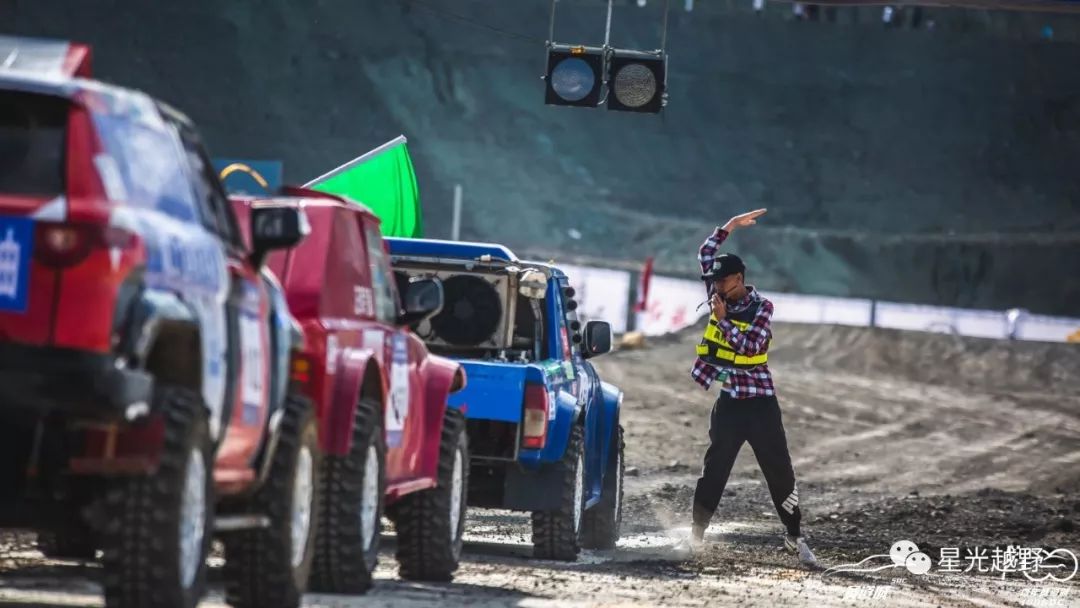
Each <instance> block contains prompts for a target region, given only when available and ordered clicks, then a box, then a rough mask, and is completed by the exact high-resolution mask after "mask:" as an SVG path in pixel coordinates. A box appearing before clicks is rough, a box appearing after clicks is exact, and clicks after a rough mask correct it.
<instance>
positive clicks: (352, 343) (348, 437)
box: [232, 187, 469, 593]
mask: <svg viewBox="0 0 1080 608" xmlns="http://www.w3.org/2000/svg"><path fill="white" fill-rule="evenodd" d="M232 200H233V205H234V208H235V210H236V212H237V215H238V216H239V217H240V218H241V221H240V225H241V226H246V225H247V222H246V221H245V220H244V218H247V217H248V216H249V214H251V213H252V212H253V211H254V210H262V209H267V208H284V209H296V210H300V211H302V213H301V216H302V217H306V218H307V220H308V221H309V222H310V224H311V226H310V227H311V231H310V235H309V236H308V237H307V238H305V239H304V240H303V241H302V242H300V243H299V244H298V245H296V246H294V247H292V248H289V249H286V250H283V251H278V252H274V253H272V254H270V256H269V259H268V261H267V265H268V267H269V268H270V269H272V270H273V271H274V273H275V274H276V275H277V276H278V277H280V280H281V285H282V287H283V289H284V293H285V297H286V298H287V300H288V305H289V309H290V311H291V312H292V314H293V316H295V317H296V319H297V320H298V321H299V323H300V324H301V326H302V327H303V330H304V334H305V336H306V340H305V346H304V350H303V352H302V354H301V356H302V357H304V358H305V359H306V361H307V363H308V366H307V369H306V371H305V372H304V373H301V374H297V373H295V371H294V374H293V381H294V382H298V383H299V384H300V385H302V386H303V389H302V390H304V391H305V392H306V394H307V395H308V396H309V397H310V398H311V400H312V401H313V402H314V403H315V408H316V414H317V418H318V421H319V440H320V443H321V445H322V448H323V452H324V458H323V463H322V483H321V488H322V497H321V508H322V512H321V514H320V517H319V518H318V520H319V522H320V526H319V529H318V532H317V537H316V551H315V562H314V567H313V570H312V579H311V588H312V590H313V591H322V592H331V593H361V592H364V591H366V590H367V589H368V588H369V587H370V586H371V576H372V571H373V570H374V568H375V562H376V556H377V554H378V549H379V531H380V519H381V516H382V515H383V514H384V509H383V507H384V504H385V507H386V510H385V514H386V515H387V516H388V517H389V518H390V519H391V521H393V522H394V524H395V528H396V531H397V541H398V543H397V559H398V562H399V566H400V574H401V576H402V577H404V578H408V579H414V580H450V579H451V578H452V576H453V573H454V571H455V570H456V569H457V565H458V560H459V557H460V554H461V546H462V534H463V532H464V528H465V496H466V492H467V485H468V472H469V460H468V458H469V456H468V446H467V443H466V442H467V438H466V434H465V418H464V412H463V411H462V410H463V409H464V408H463V407H451V406H448V405H447V400H448V397H449V396H450V394H451V393H453V392H456V391H458V390H460V389H461V388H463V387H464V386H465V372H464V370H463V369H462V367H461V366H460V365H459V364H458V363H456V362H454V361H452V360H450V359H447V358H444V357H439V356H436V355H432V354H431V353H429V352H428V350H427V348H426V347H425V345H424V342H423V341H422V340H421V339H420V338H418V337H417V336H416V335H414V334H413V332H412V330H410V329H409V326H410V325H411V324H414V323H417V322H419V321H421V320H423V319H426V318H428V317H430V316H432V315H435V314H437V313H438V312H439V311H440V310H441V309H442V303H443V291H442V284H441V283H440V282H439V281H437V280H433V279H428V280H417V281H414V282H412V283H409V284H408V286H407V288H406V289H405V290H404V293H403V294H401V296H402V297H401V298H400V299H399V297H398V293H397V287H396V285H395V280H394V275H393V271H392V269H391V267H390V258H389V255H387V253H386V249H385V246H384V244H383V240H382V236H381V235H380V233H379V219H378V218H377V217H375V215H373V214H372V213H371V212H370V211H369V210H368V209H367V208H366V207H364V206H362V205H359V204H357V203H355V202H352V201H349V200H346V199H343V198H340V197H337V196H333V195H329V194H326V193H322V192H316V191H313V190H305V189H301V188H289V187H286V188H284V189H283V190H282V192H281V195H280V196H275V197H270V198H264V199H257V198H245V197H233V199H232Z"/></svg>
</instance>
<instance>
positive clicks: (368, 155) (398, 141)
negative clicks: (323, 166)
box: [304, 135, 409, 188]
mask: <svg viewBox="0 0 1080 608" xmlns="http://www.w3.org/2000/svg"><path fill="white" fill-rule="evenodd" d="M408 141H409V140H407V139H405V136H404V135H398V136H397V137H395V138H394V139H391V140H390V141H388V142H386V143H385V144H383V145H381V146H379V147H378V148H375V149H374V150H371V151H370V152H365V153H364V154H362V155H360V156H357V157H356V158H354V159H352V160H350V161H349V162H347V163H345V164H344V165H341V166H340V167H338V168H337V169H331V170H330V171H328V172H326V173H324V174H322V175H320V176H319V177H316V178H315V179H313V180H311V181H310V182H308V183H306V184H304V187H305V188H310V187H312V186H314V185H315V184H318V183H319V182H325V181H326V180H328V179H330V178H331V177H334V176H335V175H337V174H339V173H343V172H345V171H348V170H349V169H352V168H353V167H355V166H356V165H359V164H360V163H363V162H366V161H369V160H371V159H373V158H375V157H376V156H378V155H380V154H382V153H383V152H387V151H389V150H392V149H393V148H396V147H398V146H400V145H402V144H404V143H406V142H408Z"/></svg>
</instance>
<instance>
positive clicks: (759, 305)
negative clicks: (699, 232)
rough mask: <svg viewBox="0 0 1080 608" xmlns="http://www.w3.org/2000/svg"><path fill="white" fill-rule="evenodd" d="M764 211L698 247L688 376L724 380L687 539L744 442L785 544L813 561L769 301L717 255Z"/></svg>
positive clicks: (697, 531) (697, 536) (696, 537)
mask: <svg viewBox="0 0 1080 608" xmlns="http://www.w3.org/2000/svg"><path fill="white" fill-rule="evenodd" d="M764 213H765V210H764V209H759V210H757V211H751V212H749V213H744V214H742V215H737V216H735V217H733V218H731V220H729V221H728V222H727V224H725V225H724V226H723V227H718V228H717V229H716V230H714V231H713V233H712V234H711V235H709V237H708V238H707V239H705V243H704V244H702V245H701V250H700V252H699V253H698V261H699V262H701V273H702V274H701V279H702V280H703V281H705V283H706V289H707V291H708V294H709V307H710V309H711V312H712V314H711V316H710V318H709V324H708V325H707V326H706V328H705V333H704V335H703V337H702V340H701V344H699V345H698V347H697V353H698V358H697V360H696V361H694V367H693V369H691V370H690V375H691V376H692V377H693V379H694V381H695V382H697V383H698V384H700V385H701V386H702V387H703V388H705V390H708V389H709V387H710V386H712V385H713V384H714V383H716V382H720V383H722V388H721V390H720V397H719V398H718V399H717V400H716V403H715V404H714V405H713V409H712V415H711V420H710V425H709V448H708V450H707V451H706V452H705V465H704V467H703V468H702V471H701V477H700V478H699V479H698V482H697V489H696V490H695V492H694V515H693V517H694V521H693V527H692V528H691V537H690V540H691V543H692V544H693V545H700V544H701V543H702V542H703V540H704V536H705V529H706V528H707V527H708V525H709V520H710V519H711V518H712V516H713V513H714V512H715V511H716V508H717V506H718V505H719V504H720V497H721V496H723V494H724V486H726V485H727V480H728V476H729V475H730V474H731V467H732V466H733V465H734V464H735V457H736V456H737V455H738V454H739V449H740V448H742V444H743V443H744V442H748V443H749V444H750V447H751V448H753V450H754V455H755V456H756V457H757V461H758V465H759V466H760V467H761V472H762V473H763V474H764V476H765V481H766V482H767V483H768V485H769V493H770V494H771V495H772V500H773V504H774V505H775V506H776V512H777V513H778V514H779V515H780V520H781V521H782V522H783V523H784V526H785V527H786V528H787V536H786V537H785V538H784V545H785V546H786V547H787V548H788V549H790V550H791V551H793V552H795V553H796V554H797V555H798V557H799V561H800V562H802V563H803V564H804V565H807V566H816V565H817V560H816V559H815V558H814V554H813V552H812V551H811V550H810V547H809V546H808V545H807V544H806V540H805V539H804V538H803V537H802V533H801V531H800V528H799V524H800V520H801V518H802V514H801V512H800V511H799V490H798V487H797V486H796V483H795V470H794V469H793V468H792V466H791V455H790V454H789V453H788V447H787V435H786V434H785V432H784V424H783V421H782V420H781V416H780V404H779V402H778V401H777V400H776V388H775V387H774V386H773V379H772V373H771V372H770V371H769V365H768V351H769V342H770V341H771V340H772V325H771V319H772V313H773V305H772V302H770V301H769V300H767V299H765V298H764V297H763V296H762V295H761V294H760V293H758V291H757V290H756V289H754V287H753V286H752V285H747V284H746V283H745V276H746V266H745V265H744V264H743V261H742V260H741V259H739V257H738V256H736V255H734V254H730V253H725V254H719V248H720V245H721V244H722V243H723V242H724V240H725V239H727V237H728V235H730V234H731V232H732V231H733V230H735V229H736V228H740V227H744V226H753V225H754V224H755V223H757V218H758V217H759V216H761V215H762V214H764Z"/></svg>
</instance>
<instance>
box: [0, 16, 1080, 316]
mask: <svg viewBox="0 0 1080 608" xmlns="http://www.w3.org/2000/svg"><path fill="white" fill-rule="evenodd" d="M659 4H660V3H659V2H650V3H649V5H648V6H647V7H645V8H638V7H637V6H636V2H627V1H623V0H620V1H618V2H617V3H616V5H617V10H616V12H615V24H614V32H613V38H614V42H615V43H616V44H618V45H624V46H637V47H645V48H654V47H656V46H657V44H658V40H659V32H658V25H659V9H658V6H657V5H659ZM672 4H673V10H672V14H671V17H672V19H671V27H670V32H669V42H670V43H669V51H670V53H671V64H670V66H671V70H670V74H669V91H670V99H671V101H670V105H669V107H668V108H667V109H666V110H665V112H664V113H663V114H662V115H661V116H648V115H626V114H619V113H615V112H608V111H606V110H583V109H566V108H555V107H546V106H544V105H543V104H542V99H543V89H542V82H541V81H540V79H539V76H540V75H541V74H542V72H543V69H544V64H543V59H544V51H543V40H544V38H545V37H546V34H547V11H548V3H547V2H546V1H544V0H514V1H513V2H502V1H499V2H497V1H494V0H312V1H308V2H294V1H291V0H258V1H240V0H191V1H187V2H182V3H181V2H168V3H163V2H137V1H135V0H80V1H79V2H70V1H64V0H0V30H3V31H5V32H9V33H19V34H27V35H41V36H53V37H66V38H75V39H79V40H83V41H87V42H90V43H92V44H93V45H94V46H95V51H96V57H95V60H96V67H97V71H98V74H99V75H100V76H101V77H102V78H105V79H108V80H113V81H117V82H122V83H125V84H130V85H134V86H137V87H141V88H144V89H146V90H148V91H150V92H152V93H154V94H156V95H158V96H161V97H163V98H165V99H168V100H170V101H171V102H173V103H174V104H175V105H177V106H179V107H181V108H183V109H185V110H186V111H187V112H188V113H189V114H190V115H191V116H192V117H193V118H194V119H195V120H196V121H197V122H198V123H199V124H200V125H201V126H202V127H203V130H204V131H205V132H206V134H207V137H208V140H209V141H210V143H211V147H212V149H213V152H214V153H215V154H217V155H221V156H242V157H256V158H277V159H282V160H284V161H285V166H286V174H287V176H288V177H289V178H290V179H291V180H293V181H303V180H305V179H306V178H310V177H312V176H314V175H317V174H319V173H320V172H321V171H323V170H326V169H328V168H330V167H333V166H335V165H337V164H339V163H341V162H343V161H345V160H348V159H350V158H352V157H353V156H355V155H357V154H359V153H361V152H363V151H365V150H367V149H369V148H371V147H374V146H375V145H377V144H379V143H381V142H383V141H385V140H388V139H390V138H391V137H394V136H396V135H398V134H400V133H404V134H405V135H406V136H408V137H409V140H410V147H411V149H412V151H413V154H414V158H415V162H416V166H417V173H418V176H419V179H420V188H421V193H422V196H423V198H424V200H425V208H426V213H427V216H428V222H427V226H428V227H429V230H430V232H431V234H432V235H434V236H445V235H446V234H447V233H448V225H449V221H448V220H449V215H450V212H449V208H450V198H451V194H450V193H451V190H452V188H453V184H455V183H461V184H463V185H464V192H465V200H466V212H465V217H464V225H463V232H464V236H465V237H468V238H476V239H498V240H501V241H503V242H506V243H508V244H510V245H511V246H513V247H515V248H518V249H521V250H528V251H536V252H543V253H547V252H558V253H559V255H560V256H565V255H581V256H588V257H594V258H603V259H605V260H640V259H642V258H643V257H644V256H646V255H650V254H655V255H658V256H659V261H660V266H661V269H663V270H666V271H669V272H679V273H685V272H692V271H693V254H694V251H695V249H696V247H697V244H698V243H699V242H700V240H701V238H702V237H703V236H704V234H705V232H707V231H708V230H709V229H710V228H711V227H712V226H713V225H714V224H715V223H717V222H719V221H722V220H723V219H725V218H726V217H728V216H729V215H731V214H732V213H733V212H735V211H738V210H742V209H744V208H748V207H758V206H767V207H769V208H770V214H769V216H768V218H767V226H768V227H770V228H769V229H765V227H764V226H763V227H762V229H759V230H757V231H756V232H753V233H750V232H748V233H746V234H745V235H743V236H742V237H741V238H740V239H739V240H736V241H735V243H734V246H735V247H737V248H738V249H739V251H740V252H741V253H744V254H746V257H748V258H749V259H750V261H751V263H752V268H753V272H754V276H753V278H754V280H755V281H756V282H757V283H758V284H759V285H761V286H763V287H769V288H772V289H778V290H790V291H802V292H810V293H824V294H835V295H858V296H868V297H877V298H882V299H891V300H900V301H917V302H929V303H937V304H946V305H960V306H972V307H986V308H1004V307H1008V306H1014V305H1023V306H1027V307H1029V308H1031V309H1033V310H1037V311H1043V312H1048V313H1059V314H1076V313H1077V310H1078V309H1077V306H1076V304H1075V302H1077V301H1080V275H1078V274H1077V273H1076V272H1075V270H1076V267H1077V262H1076V260H1077V259H1080V178H1077V177H1076V175H1077V171H1076V165H1077V158H1080V71H1077V70H1076V68H1075V66H1076V65H1080V42H1077V40H1078V39H1080V36H1078V35H1077V32H1078V31H1080V27H1078V24H1077V20H1076V19H1075V18H1071V17H1053V16H1046V15H1038V16H1034V15H1018V14H990V13H984V12H961V11H943V10H937V11H930V10H928V11H926V12H925V13H924V15H923V21H922V22H921V24H920V26H919V27H918V28H910V27H904V28H894V29H885V28H883V27H882V25H881V22H880V9H879V8H866V9H843V10H841V11H840V12H839V13H838V17H837V19H836V21H835V22H827V21H819V22H806V21H796V20H793V19H792V18H791V17H790V11H791V9H790V5H789V4H786V3H771V4H769V7H768V10H767V11H766V13H765V14H762V15H756V14H753V13H752V11H750V10H749V4H750V3H749V0H747V1H746V2H745V5H746V6H743V4H744V3H742V2H740V3H735V2H709V1H703V2H698V3H697V7H696V8H695V9H694V11H693V12H686V11H685V10H683V6H682V5H683V3H682V2H673V3H672ZM559 6H560V13H559V20H558V29H557V36H556V38H557V39H558V40H560V41H564V42H587V43H596V42H599V41H601V40H602V36H603V11H604V9H603V3H602V2H598V1H596V0H577V1H575V0H561V1H560V3H559ZM931 20H932V21H934V27H933V28H929V27H928V23H929V21H931ZM1048 25H1049V26H1051V27H1052V30H1053V32H1054V33H1053V36H1052V39H1050V36H1049V34H1048V32H1047V31H1046V30H1045V28H1046V26H1048Z"/></svg>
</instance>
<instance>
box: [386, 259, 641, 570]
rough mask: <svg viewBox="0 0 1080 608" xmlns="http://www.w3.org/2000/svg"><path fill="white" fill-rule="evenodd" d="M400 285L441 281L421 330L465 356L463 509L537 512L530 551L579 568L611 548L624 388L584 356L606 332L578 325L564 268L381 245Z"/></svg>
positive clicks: (607, 345) (607, 339)
mask: <svg viewBox="0 0 1080 608" xmlns="http://www.w3.org/2000/svg"><path fill="white" fill-rule="evenodd" d="M386 242H387V244H388V246H389V249H390V254H391V257H392V260H393V264H394V272H395V280H396V281H397V282H398V288H399V289H403V288H404V287H405V286H406V285H407V284H408V283H409V282H410V281H414V280H417V279H421V278H435V279H439V280H440V281H441V283H442V285H443V291H444V302H445V304H444V306H443V309H442V311H441V312H440V313H439V314H437V315H435V316H433V317H431V318H430V319H428V320H425V321H423V322H421V323H419V324H418V325H417V326H416V327H414V330H415V331H416V332H417V335H419V336H420V337H421V338H423V340H424V342H425V343H426V344H427V346H428V348H429V349H430V350H431V351H432V352H435V353H438V354H440V355H444V356H448V357H452V358H454V359H456V360H458V361H459V362H460V363H461V364H462V365H463V366H464V368H465V371H466V377H467V378H468V381H467V384H466V386H465V388H464V389H463V390H461V391H459V392H457V393H455V395H453V396H452V401H453V402H454V403H453V404H454V405H460V406H462V407H463V408H464V411H465V415H466V420H467V431H468V436H469V451H470V458H471V462H472V466H471V470H470V476H469V480H468V483H469V489H468V501H469V505H471V506H477V507H488V508H499V509H511V510H517V511H531V512H532V529H533V535H532V537H533V555H534V556H536V557H538V558H543V559H559V560H574V559H576V558H577V555H578V553H579V551H580V548H581V547H585V548H590V549H591V548H595V549H608V548H612V547H614V546H615V543H616V541H617V540H618V539H619V526H620V521H621V519H622V481H623V438H622V429H621V427H620V426H619V409H620V407H621V406H622V392H621V391H619V389H618V388H617V387H615V386H613V385H611V384H608V383H606V382H602V381H601V380H600V377H599V375H597V373H596V370H595V369H594V368H593V366H592V364H591V363H589V359H590V358H591V357H594V356H596V355H600V354H603V353H606V352H608V351H609V350H610V349H611V327H610V326H609V325H608V324H607V323H605V322H603V321H587V322H584V323H582V322H581V321H580V320H579V319H578V315H577V312H576V308H577V303H576V302H575V301H574V289H573V287H571V286H570V284H569V281H568V280H567V277H566V275H565V274H564V273H563V272H562V271H560V270H559V269H558V268H556V267H554V266H551V265H548V264H540V263H536V262H527V261H522V260H519V259H518V258H517V257H516V256H515V255H514V254H513V252H511V251H510V250H509V249H507V248H506V247H503V246H501V245H492V244H482V243H462V242H452V241H436V240H424V239H393V238H391V239H386Z"/></svg>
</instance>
